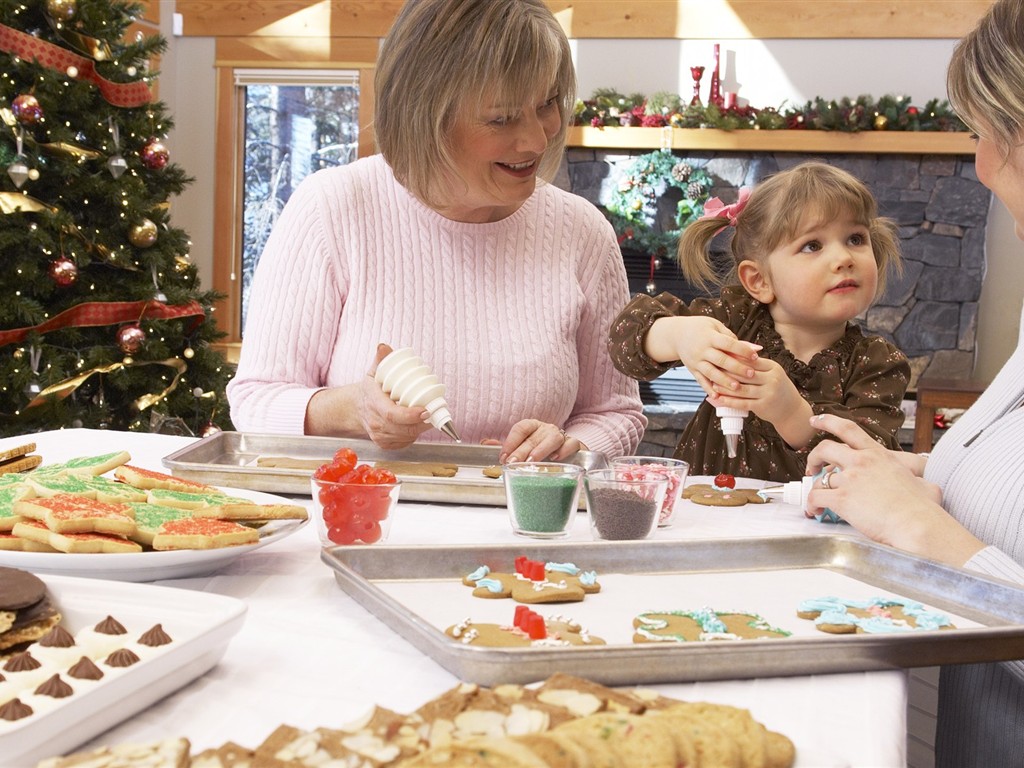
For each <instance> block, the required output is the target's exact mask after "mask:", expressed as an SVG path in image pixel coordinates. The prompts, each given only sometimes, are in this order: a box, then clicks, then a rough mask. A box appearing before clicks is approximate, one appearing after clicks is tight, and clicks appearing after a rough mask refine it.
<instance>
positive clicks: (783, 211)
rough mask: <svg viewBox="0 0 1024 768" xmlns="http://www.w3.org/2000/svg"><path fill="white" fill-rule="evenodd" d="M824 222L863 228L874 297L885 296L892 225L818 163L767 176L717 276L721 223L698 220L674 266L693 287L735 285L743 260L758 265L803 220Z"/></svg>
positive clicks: (860, 187) (897, 263)
mask: <svg viewBox="0 0 1024 768" xmlns="http://www.w3.org/2000/svg"><path fill="white" fill-rule="evenodd" d="M808 216H814V217H816V218H817V219H818V220H819V221H829V220H831V219H834V218H836V217H838V216H852V217H853V219H854V220H855V221H856V222H857V223H859V224H861V225H862V226H864V227H867V229H868V233H869V235H870V237H871V250H872V251H873V252H874V254H875V263H876V264H878V288H877V290H876V292H875V295H876V296H880V295H881V294H882V292H883V291H884V290H885V284H886V276H887V273H888V272H889V270H890V269H892V270H894V271H896V272H897V273H900V272H901V271H902V267H903V264H902V261H901V256H900V246H899V239H898V237H897V234H896V224H895V223H894V222H893V221H892V220H891V219H886V218H882V217H880V216H879V215H878V203H877V202H875V198H874V196H873V195H872V194H871V191H870V190H869V189H868V188H867V186H866V185H865V184H864V183H863V182H862V181H860V179H858V178H857V177H856V176H853V175H852V174H850V173H847V172H846V171H844V170H842V169H840V168H836V167H834V166H831V165H828V164H827V163H822V162H813V161H812V162H806V163H801V164H800V165H796V166H794V167H792V168H790V169H789V170H785V171H780V172H779V173H776V174H774V175H772V176H769V177H768V178H766V179H765V180H764V181H762V182H761V183H760V184H758V185H757V186H756V187H755V188H754V190H753V191H752V192H751V193H750V198H749V199H748V200H747V203H746V205H745V206H744V207H743V210H742V211H740V213H739V214H738V216H737V217H736V225H735V231H734V232H733V236H732V241H731V243H730V246H729V248H730V251H731V252H732V258H733V265H732V268H731V269H730V270H729V272H728V273H727V274H725V275H722V274H721V273H720V272H719V271H718V270H717V269H716V266H715V264H714V263H713V262H712V259H711V254H710V251H709V247H710V245H711V240H712V239H713V238H714V236H715V235H716V234H717V233H718V232H719V231H720V230H721V229H722V228H723V227H725V226H727V225H728V224H729V222H728V220H726V219H724V218H718V217H715V218H702V219H699V220H697V221H695V222H694V223H693V224H691V225H690V226H688V227H687V228H686V229H685V230H684V231H683V234H682V237H680V238H679V264H680V266H681V267H682V269H683V274H684V275H685V276H686V278H687V280H689V281H690V282H691V283H693V284H694V285H697V286H699V287H701V288H703V289H705V290H707V289H708V288H710V287H711V286H721V285H722V284H724V283H726V282H731V281H734V280H735V276H736V266H737V265H738V264H739V263H740V262H741V261H745V260H747V259H749V260H751V261H755V262H758V263H761V262H762V261H763V259H764V258H765V257H766V256H767V255H768V254H769V253H771V252H772V251H774V250H775V249H776V248H778V247H779V246H780V245H781V244H782V243H785V242H787V241H790V240H793V239H794V238H796V237H797V235H798V234H799V233H800V230H801V228H803V227H805V226H806V224H807V220H808V219H807V217H808Z"/></svg>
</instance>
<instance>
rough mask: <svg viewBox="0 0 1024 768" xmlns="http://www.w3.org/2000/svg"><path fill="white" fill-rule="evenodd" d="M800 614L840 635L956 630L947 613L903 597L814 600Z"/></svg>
mask: <svg viewBox="0 0 1024 768" xmlns="http://www.w3.org/2000/svg"><path fill="white" fill-rule="evenodd" d="M796 615H797V616H799V617H800V618H801V619H810V620H812V621H814V626H815V627H816V628H817V629H819V630H821V631H822V632H828V633H830V634H837V635H847V634H885V633H891V632H914V631H924V630H932V629H955V628H956V627H955V626H954V625H953V624H952V623H951V622H950V620H949V617H948V616H946V615H945V614H944V613H939V612H938V611H932V610H929V609H927V608H925V607H924V605H922V604H921V603H919V602H917V601H916V600H906V599H904V598H900V597H872V598H868V599H867V600H852V599H849V598H839V597H817V598H811V599H808V600H804V601H802V602H801V603H800V605H799V606H798V608H797V612H796Z"/></svg>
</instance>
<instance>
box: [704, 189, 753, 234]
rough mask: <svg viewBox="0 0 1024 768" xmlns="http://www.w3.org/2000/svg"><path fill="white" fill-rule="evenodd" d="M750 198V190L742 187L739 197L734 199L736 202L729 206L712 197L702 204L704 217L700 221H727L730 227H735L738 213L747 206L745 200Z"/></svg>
mask: <svg viewBox="0 0 1024 768" xmlns="http://www.w3.org/2000/svg"><path fill="white" fill-rule="evenodd" d="M749 198H750V189H749V188H747V187H743V189H741V190H740V194H739V197H738V198H736V202H735V203H732V204H731V205H726V204H725V203H723V202H722V201H721V200H719V199H718V198H717V197H712V198H709V199H708V200H707V202H705V203H704V215H703V216H701V219H728V220H729V224H730V225H731V226H734V227H735V226H736V219H737V218H738V217H739V215H740V212H741V211H742V210H743V209H744V208H745V207H746V206H747V200H748V199H749Z"/></svg>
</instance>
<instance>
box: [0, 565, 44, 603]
mask: <svg viewBox="0 0 1024 768" xmlns="http://www.w3.org/2000/svg"><path fill="white" fill-rule="evenodd" d="M44 595H46V585H45V584H44V583H43V581H42V579H40V578H39V577H38V576H36V575H35V574H32V573H29V572H28V571H22V570H20V569H18V568H0V610H6V611H17V610H19V609H21V608H27V607H28V606H30V605H33V604H35V603H38V602H39V601H40V600H42V599H43V596H44Z"/></svg>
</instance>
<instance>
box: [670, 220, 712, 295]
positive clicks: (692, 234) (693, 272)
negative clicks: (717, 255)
mask: <svg viewBox="0 0 1024 768" xmlns="http://www.w3.org/2000/svg"><path fill="white" fill-rule="evenodd" d="M721 229H722V221H721V220H720V219H697V221H695V222H693V223H692V224H690V225H689V226H688V227H687V228H686V229H684V230H683V234H682V235H681V236H680V238H679V250H678V259H679V266H680V268H681V269H682V270H683V275H684V276H685V277H686V279H687V280H688V281H689V282H690V283H691V284H692V285H695V286H697V287H698V288H700V289H701V290H702V291H710V289H711V288H717V287H718V286H719V285H720V283H721V278H720V277H719V275H718V272H717V271H716V270H715V265H714V263H713V262H712V260H711V241H712V240H713V239H714V237H715V235H717V234H718V232H719V231H720V230H721Z"/></svg>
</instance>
